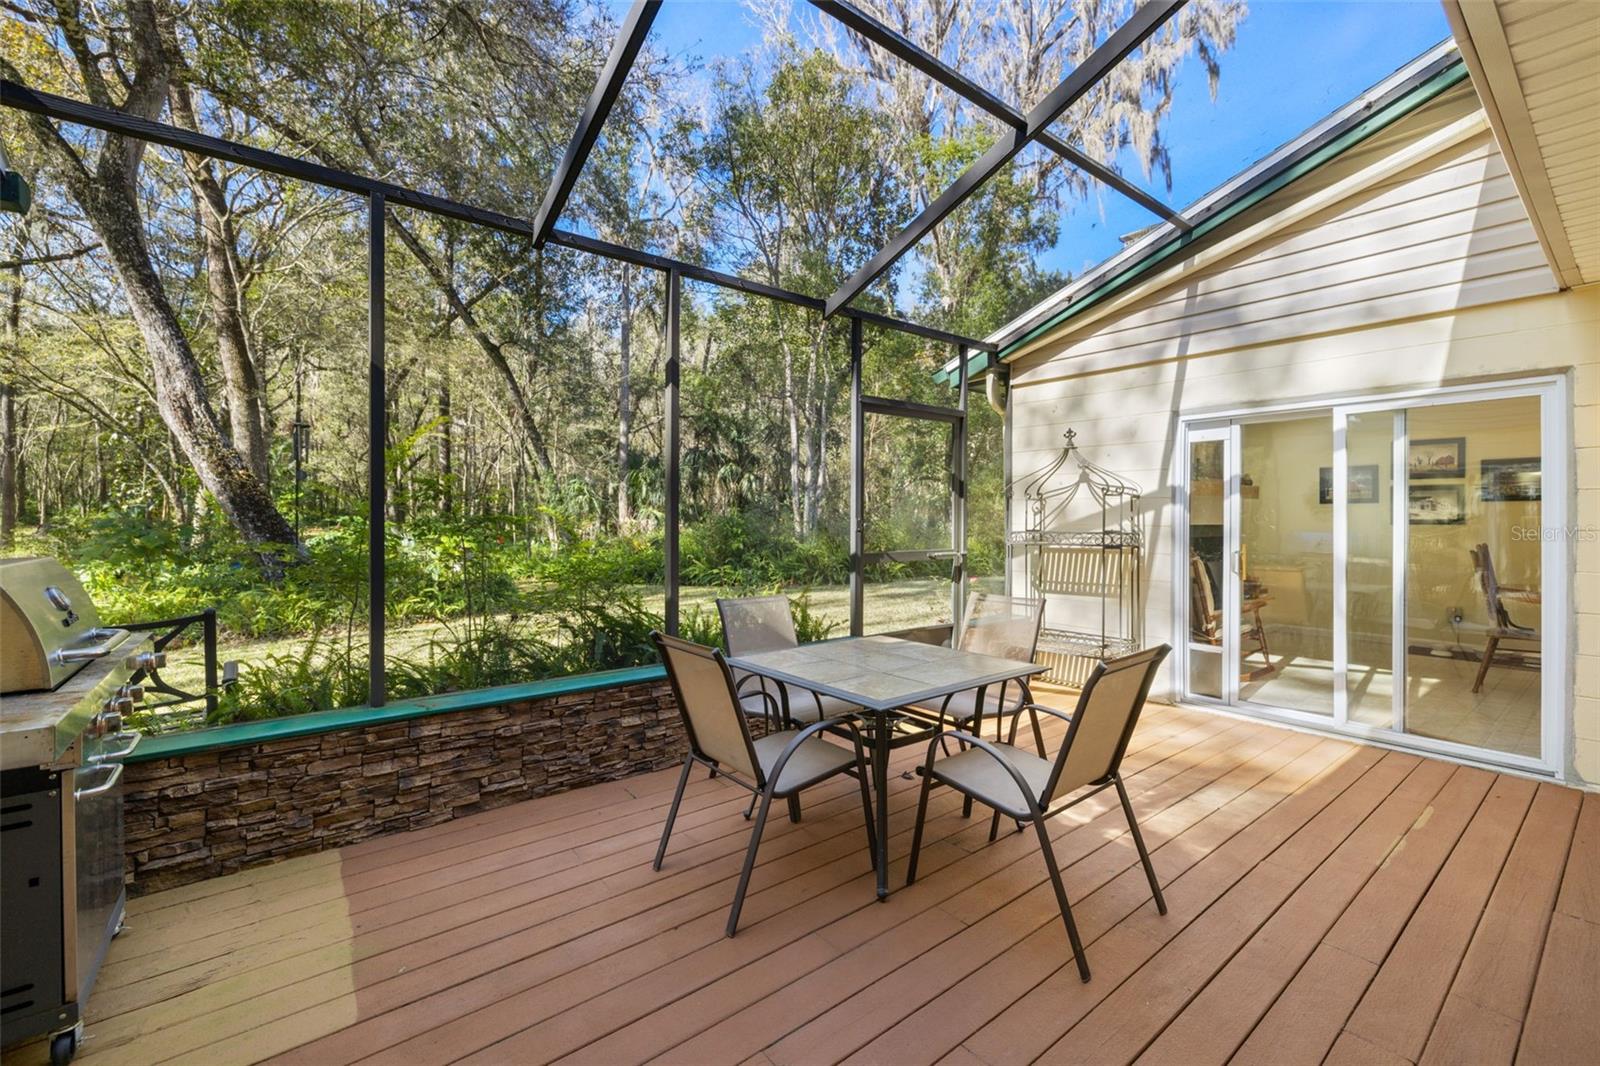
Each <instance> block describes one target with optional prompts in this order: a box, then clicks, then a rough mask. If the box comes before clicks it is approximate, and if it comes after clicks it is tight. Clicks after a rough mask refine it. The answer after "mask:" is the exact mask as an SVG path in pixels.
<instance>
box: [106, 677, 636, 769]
mask: <svg viewBox="0 0 1600 1066" xmlns="http://www.w3.org/2000/svg"><path fill="white" fill-rule="evenodd" d="M666 676H667V671H666V670H665V668H663V667H661V666H659V665H657V666H630V667H627V668H625V669H622V670H602V671H600V672H598V673H593V674H577V675H575V676H573V677H555V678H549V679H547V680H544V681H531V682H528V683H526V684H522V685H501V686H500V687H498V688H480V689H475V690H473V691H471V692H450V693H446V694H445V695H442V696H425V697H423V698H422V699H415V700H402V701H400V702H397V703H387V704H385V705H383V706H382V707H343V708H340V709H339V710H337V711H317V712H314V713H312V714H298V715H294V716H293V717H289V718H268V719H265V720H263V721H259V722H239V723H236V724H234V725H223V726H216V727H214V728H212V729H196V730H194V731H192V732H188V733H171V734H164V735H158V736H153V737H149V738H147V739H146V740H145V741H144V742H143V743H142V744H140V745H139V746H138V747H137V748H136V749H134V752H133V754H131V755H129V756H128V758H127V761H128V762H149V761H151V760H154V759H168V758H171V757H173V756H175V755H192V754H194V753H196V752H202V751H215V750H217V749H219V748H236V747H239V746H241V745H244V744H261V743H265V742H267V741H271V740H287V739H289V738H291V737H306V736H315V735H316V734H318V733H333V732H336V731H338V730H341V729H370V728H371V727H373V726H377V725H385V724H388V723H390V722H403V721H406V720H408V719H411V718H426V717H428V716H430V715H435V714H450V713H452V712H454V711H469V710H475V709H477V708H481V707H495V706H499V705H501V704H506V703H522V702H524V701H526V700H536V699H548V698H550V697H551V696H566V695H570V694H572V693H574V692H599V691H603V690H605V689H612V688H622V687H624V686H626V685H637V684H642V683H643V682H646V681H660V680H662V679H663V678H665V677H666Z"/></svg>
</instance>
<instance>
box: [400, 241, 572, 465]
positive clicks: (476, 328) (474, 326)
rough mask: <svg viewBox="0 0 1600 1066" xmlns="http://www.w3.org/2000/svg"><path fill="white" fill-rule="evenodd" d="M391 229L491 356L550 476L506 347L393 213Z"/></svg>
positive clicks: (532, 446) (531, 447) (547, 454)
mask: <svg viewBox="0 0 1600 1066" xmlns="http://www.w3.org/2000/svg"><path fill="white" fill-rule="evenodd" d="M387 222H388V225H389V227H390V228H391V229H393V230H394V232H395V234H396V235H397V236H398V237H399V238H400V241H401V243H402V244H404V245H405V246H406V248H407V249H409V250H410V252H411V254H412V255H413V256H414V257H415V258H416V260H417V262H418V263H420V264H422V268H423V269H424V270H426V271H427V272H428V277H429V278H431V279H432V280H433V283H434V284H435V285H437V286H438V288H439V291H440V292H441V293H443V294H444V297H445V299H446V300H447V301H449V304H450V309H451V310H453V311H454V312H455V314H456V318H458V319H460V321H461V324H462V325H463V326H464V327H466V330H467V333H468V334H470V335H471V336H472V339H473V340H474V341H475V342H477V345H478V347H479V348H481V349H482V350H483V354H484V355H486V356H488V358H489V364H490V365H491V366H493V367H494V369H495V372H496V373H497V374H498V375H499V376H500V380H501V382H502V383H503V384H504V385H505V387H506V392H507V393H508V394H509V396H510V397H511V407H512V410H513V411H514V412H515V414H516V416H517V421H518V422H519V423H520V424H521V426H522V432H523V434H524V435H525V437H526V438H527V446H528V450H529V451H530V452H531V453H532V454H533V458H534V461H535V462H536V463H537V464H538V466H539V470H540V473H542V474H546V475H548V474H549V473H550V472H551V471H552V469H553V467H552V464H551V460H550V450H549V448H548V447H547V446H546V445H545V442H544V433H543V432H542V431H541V430H540V429H539V424H538V423H537V422H536V421H534V417H533V409H532V408H531V407H529V406H528V398H527V395H526V394H525V393H524V392H523V390H522V383H521V382H520V381H518V380H517V375H516V372H515V371H513V370H512V369H511V362H510V360H508V359H507V358H506V353H505V346H504V345H502V344H501V343H500V342H499V341H496V340H495V339H494V338H493V337H490V336H489V334H488V332H487V331H486V330H485V329H484V328H483V325H482V324H481V323H480V322H479V321H478V316H477V315H475V314H473V313H472V308H470V307H468V306H467V302H466V301H465V300H463V299H462V298H461V293H460V291H459V290H457V289H456V286H455V282H454V281H453V280H451V278H450V277H449V276H448V275H446V273H445V272H444V269H443V268H442V267H441V266H440V264H439V261H438V260H437V259H435V258H434V256H433V254H432V253H431V252H429V251H428V249H427V248H426V247H425V246H424V245H423V243H422V242H421V241H420V240H418V239H417V236H416V234H414V233H412V232H411V230H410V228H409V227H408V226H406V224H405V223H404V222H402V221H400V219H398V218H396V217H395V216H394V215H393V214H392V213H391V214H390V215H389V216H388V219H387Z"/></svg>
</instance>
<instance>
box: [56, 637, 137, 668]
mask: <svg viewBox="0 0 1600 1066" xmlns="http://www.w3.org/2000/svg"><path fill="white" fill-rule="evenodd" d="M90 635H91V636H97V637H102V638H104V639H103V640H101V642H100V643H98V644H75V645H73V646H71V647H67V648H57V649H56V650H55V651H53V652H51V653H50V657H51V658H52V659H54V660H55V661H56V662H57V663H59V664H66V663H81V662H88V661H89V660H90V659H104V658H105V657H106V656H107V655H110V654H111V649H112V648H114V647H116V646H117V645H118V644H119V643H120V642H121V641H122V637H123V631H122V630H120V629H101V630H98V631H96V632H94V633H92V634H90Z"/></svg>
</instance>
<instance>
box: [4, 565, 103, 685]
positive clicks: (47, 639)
mask: <svg viewBox="0 0 1600 1066" xmlns="http://www.w3.org/2000/svg"><path fill="white" fill-rule="evenodd" d="M122 636H123V633H122V631H121V630H107V629H101V628H100V615H99V612H98V611H96V610H95V606H94V602H93V601H92V600H90V599H89V595H88V593H86V592H84V590H83V586H82V585H81V584H80V583H79V582H78V579H77V578H76V577H75V576H74V575H73V574H72V572H71V571H70V570H68V569H67V568H66V567H64V566H62V565H61V564H60V563H59V562H58V561H56V560H55V559H51V558H49V557H48V556H42V555H36V556H27V557H22V558H16V559H0V648H3V649H4V654H0V694H3V693H10V692H32V691H37V690H40V689H53V688H56V687H57V686H59V685H60V684H61V683H62V682H64V681H66V680H67V679H68V678H69V677H71V676H72V675H73V674H75V673H77V672H78V670H80V669H81V668H82V666H83V664H84V663H85V662H88V661H91V660H93V659H97V658H99V657H101V656H103V655H105V654H107V653H108V652H109V651H110V650H111V648H112V647H114V646H115V645H116V644H117V643H119V642H120V640H121V637H122Z"/></svg>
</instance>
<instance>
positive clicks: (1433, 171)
mask: <svg viewBox="0 0 1600 1066" xmlns="http://www.w3.org/2000/svg"><path fill="white" fill-rule="evenodd" d="M1516 197H1517V193H1516V189H1515V187H1514V185H1513V184H1512V182H1511V178H1510V175H1509V174H1507V173H1506V170H1505V165H1504V163H1503V162H1502V161H1501V160H1500V156H1499V153H1497V152H1495V151H1494V149H1493V144H1492V141H1491V139H1490V136H1489V134H1488V133H1483V134H1481V135H1479V136H1477V137H1475V138H1473V139H1472V140H1471V141H1470V142H1468V143H1467V144H1464V145H1461V146H1458V147H1457V149H1455V150H1453V151H1452V152H1450V153H1447V156H1446V157H1445V158H1443V159H1437V160H1435V161H1433V162H1432V163H1431V165H1429V166H1428V167H1426V168H1425V169H1420V170H1414V171H1412V172H1410V173H1409V174H1407V175H1406V176H1405V178H1404V179H1403V180H1400V181H1397V182H1392V183H1387V184H1384V185H1380V186H1377V187H1376V188H1373V189H1370V190H1368V191H1367V193H1366V194H1365V195H1363V196H1361V197H1359V198H1357V199H1356V200H1355V201H1354V202H1347V203H1346V204H1343V205H1340V206H1339V207H1338V208H1335V209H1333V210H1331V211H1328V212H1324V213H1323V214H1321V215H1319V216H1316V218H1315V219H1314V220H1312V221H1311V222H1308V223H1304V224H1302V225H1301V226H1299V227H1297V228H1296V229H1292V230H1290V231H1288V232H1286V233H1282V234H1278V235H1275V238H1274V239H1273V240H1272V241H1271V242H1270V244H1269V245H1268V246H1266V247H1257V248H1255V249H1251V250H1249V251H1248V252H1246V253H1243V254H1241V255H1240V256H1238V257H1235V258H1234V259H1232V260H1230V261H1228V262H1226V263H1224V264H1222V265H1219V266H1216V267H1212V268H1210V269H1208V270H1206V271H1202V272H1199V273H1197V274H1195V275H1194V276H1192V277H1189V278H1185V279H1183V280H1182V281H1181V282H1179V283H1177V284H1175V285H1174V286H1173V287H1171V288H1169V289H1168V290H1167V291H1166V292H1165V293H1163V294H1161V295H1159V296H1157V297H1155V298H1153V299H1149V300H1145V301H1141V303H1140V304H1139V305H1138V306H1137V307H1135V308H1130V309H1128V310H1126V311H1124V312H1122V313H1121V314H1118V315H1116V316H1113V317H1112V318H1111V319H1108V320H1105V321H1102V322H1098V323H1096V324H1095V325H1094V327H1093V328H1092V329H1090V330H1089V331H1087V332H1086V333H1085V334H1084V335H1082V336H1078V337H1072V338H1071V339H1070V340H1069V341H1068V342H1067V343H1066V344H1065V345H1059V344H1057V345H1051V346H1048V347H1046V349H1045V351H1053V353H1054V355H1053V357H1051V358H1048V359H1046V360H1039V359H1038V358H1037V356H1029V357H1026V359H1025V361H1024V362H1025V365H1026V367H1027V369H1026V370H1024V371H1023V373H1022V374H1021V375H1019V376H1018V381H1019V383H1025V382H1026V381H1027V380H1029V379H1031V378H1034V377H1039V376H1048V375H1050V374H1051V373H1059V372H1061V371H1062V369H1063V364H1066V363H1072V362H1079V361H1086V362H1089V363H1091V364H1092V365H1094V366H1104V365H1123V364H1125V363H1127V362H1128V361H1129V359H1130V358H1136V359H1138V360H1141V361H1142V360H1149V359H1164V358H1177V357H1190V356H1196V355H1204V354H1207V353H1209V352H1215V351H1224V350H1228V349H1233V348H1238V347H1240V346H1243V345H1247V344H1255V343H1261V342H1263V341H1271V340H1274V339H1276V338H1279V337H1283V336H1304V335H1306V334H1311V333H1326V332H1334V331H1337V330H1341V329H1349V328H1357V327H1360V326H1364V325H1367V324H1370V323H1372V322H1381V321H1388V320H1393V319H1396V318H1402V317H1410V316H1414V315H1425V314H1433V313H1437V312H1440V311H1447V310H1451V309H1453V308H1457V307H1463V306H1470V305H1472V304H1475V303H1486V302H1490V301H1494V300H1504V299H1511V298H1516V297H1520V296H1532V295H1536V294H1539V293H1545V292H1554V291H1555V288H1556V285H1555V280H1554V278H1553V276H1552V275H1551V273H1550V270H1549V267H1548V266H1547V265H1546V263H1545V260H1544V254H1543V252H1542V250H1541V249H1540V247H1539V243H1538V239H1537V238H1536V237H1535V235H1534V232H1533V228H1532V226H1530V225H1529V224H1528V221H1527V216H1526V213H1524V212H1523V211H1522V209H1521V204H1520V202H1519V201H1518V200H1517V198H1516Z"/></svg>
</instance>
